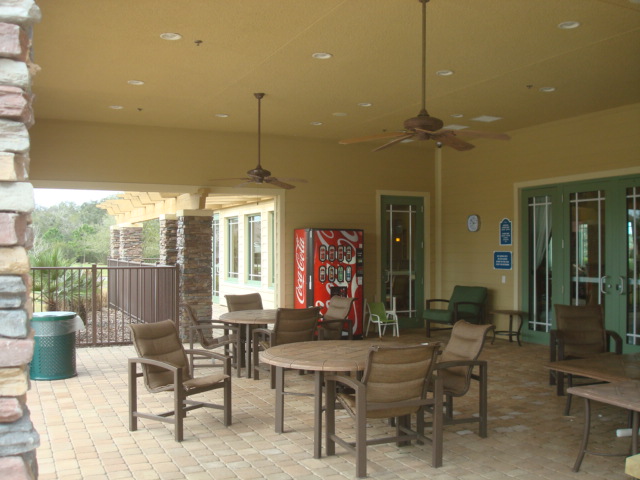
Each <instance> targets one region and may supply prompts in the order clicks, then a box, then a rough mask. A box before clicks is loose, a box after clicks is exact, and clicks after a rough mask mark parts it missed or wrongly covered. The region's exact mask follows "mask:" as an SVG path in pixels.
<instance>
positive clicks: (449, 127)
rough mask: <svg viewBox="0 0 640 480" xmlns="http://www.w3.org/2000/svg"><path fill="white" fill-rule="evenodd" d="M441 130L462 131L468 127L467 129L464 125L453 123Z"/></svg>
mask: <svg viewBox="0 0 640 480" xmlns="http://www.w3.org/2000/svg"><path fill="white" fill-rule="evenodd" d="M442 128H443V129H447V130H464V129H465V128H469V127H467V126H466V125H456V124H455V123H452V124H451V125H445V126H444V127H442Z"/></svg>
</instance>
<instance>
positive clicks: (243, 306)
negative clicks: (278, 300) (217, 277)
mask: <svg viewBox="0 0 640 480" xmlns="http://www.w3.org/2000/svg"><path fill="white" fill-rule="evenodd" d="M224 298H225V299H226V300H227V308H228V309H229V311H230V312H238V311H240V310H262V309H263V307H262V297H261V296H260V294H259V293H247V294H246V295H225V296H224Z"/></svg>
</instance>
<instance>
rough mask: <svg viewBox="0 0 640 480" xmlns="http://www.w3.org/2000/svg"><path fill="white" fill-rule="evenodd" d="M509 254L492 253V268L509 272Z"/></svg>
mask: <svg viewBox="0 0 640 480" xmlns="http://www.w3.org/2000/svg"><path fill="white" fill-rule="evenodd" d="M511 265H512V264H511V252H493V268H494V269H495V270H511V268H512V266H511Z"/></svg>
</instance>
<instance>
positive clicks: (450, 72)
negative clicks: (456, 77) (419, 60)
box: [436, 70, 453, 77]
mask: <svg viewBox="0 0 640 480" xmlns="http://www.w3.org/2000/svg"><path fill="white" fill-rule="evenodd" d="M436 75H438V76H439V77H450V76H451V75H453V70H438V71H437V72H436Z"/></svg>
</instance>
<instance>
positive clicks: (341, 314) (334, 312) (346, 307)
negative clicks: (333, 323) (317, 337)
mask: <svg viewBox="0 0 640 480" xmlns="http://www.w3.org/2000/svg"><path fill="white" fill-rule="evenodd" d="M355 300H356V299H355V298H350V297H340V296H337V295H334V296H333V297H331V299H330V300H329V306H328V307H327V313H325V314H324V318H326V319H327V320H345V319H346V318H347V315H349V311H350V310H351V305H353V302H354V301H355Z"/></svg>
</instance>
